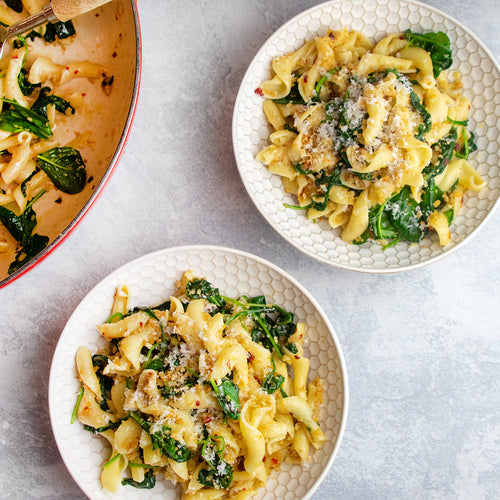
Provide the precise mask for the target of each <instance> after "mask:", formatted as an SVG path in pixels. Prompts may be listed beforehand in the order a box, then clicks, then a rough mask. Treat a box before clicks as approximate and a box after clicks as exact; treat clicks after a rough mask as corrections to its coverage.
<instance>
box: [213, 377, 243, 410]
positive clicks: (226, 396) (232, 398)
mask: <svg viewBox="0 0 500 500" xmlns="http://www.w3.org/2000/svg"><path fill="white" fill-rule="evenodd" d="M210 384H211V385H212V388H213V390H214V392H215V396H216V398H217V401H219V404H220V407H221V408H222V411H223V413H224V415H226V416H228V417H230V418H232V419H233V420H239V418H240V414H241V403H240V388H239V387H238V386H237V385H236V384H235V383H234V382H233V381H232V380H231V379H229V378H227V377H224V378H223V379H222V380H221V383H220V384H219V385H217V383H216V382H215V380H210Z"/></svg>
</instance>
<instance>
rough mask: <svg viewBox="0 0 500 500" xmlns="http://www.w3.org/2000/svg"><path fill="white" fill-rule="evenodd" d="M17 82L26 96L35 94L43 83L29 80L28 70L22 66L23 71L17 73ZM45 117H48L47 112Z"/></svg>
mask: <svg viewBox="0 0 500 500" xmlns="http://www.w3.org/2000/svg"><path fill="white" fill-rule="evenodd" d="M17 84H18V85H19V88H20V89H21V92H22V94H23V95H25V96H29V95H31V94H33V92H34V91H35V89H37V88H38V87H40V86H41V85H42V84H41V83H31V82H30V81H29V80H28V71H27V70H26V69H24V68H21V71H20V72H19V74H18V75H17ZM34 111H35V110H34ZM45 117H47V114H45Z"/></svg>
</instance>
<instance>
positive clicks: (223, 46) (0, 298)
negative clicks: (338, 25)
mask: <svg viewBox="0 0 500 500" xmlns="http://www.w3.org/2000/svg"><path fill="white" fill-rule="evenodd" d="M316 3H318V2H316V1H313V0H301V1H300V2H299V1H296V0H232V1H229V0H224V1H223V0H215V1H214V0H187V1H184V2H180V1H174V0H170V1H167V0H141V2H140V4H139V14H140V18H141V25H142V38H143V49H144V50H143V57H144V61H143V74H142V85H141V95H140V98H139V104H138V108H137V113H136V118H135V122H134V125H133V129H132V132H131V134H130V137H129V141H128V145H127V148H126V150H125V153H124V155H123V157H122V160H121V162H120V164H119V167H118V169H117V170H116V172H115V174H114V175H113V177H112V179H111V181H110V183H109V185H108V186H107V188H106V189H105V191H104V192H103V194H102V195H101V197H100V198H99V200H98V201H97V203H96V204H95V205H94V208H93V209H92V210H91V211H90V213H89V214H88V216H87V217H86V218H85V219H84V220H83V222H82V223H81V224H80V225H79V227H78V228H77V229H76V230H75V231H74V232H73V233H72V234H71V236H70V237H69V238H68V239H67V241H66V242H65V243H63V244H62V245H61V246H60V247H59V248H58V250H57V251H56V252H55V253H54V254H52V255H51V256H49V257H48V258H47V259H45V260H44V261H43V262H42V263H41V264H40V265H38V266H37V267H36V268H35V269H34V270H32V271H31V272H30V273H29V274H28V275H26V276H23V277H21V278H20V279H18V280H17V281H15V282H14V283H12V284H10V285H9V286H7V287H6V288H4V289H2V290H0V304H1V306H0V307H1V309H0V310H1V314H2V321H1V323H0V324H1V326H0V398H1V404H0V445H1V447H2V450H1V453H0V498H2V499H23V500H25V499H56V500H63V499H64V500H69V499H83V498H84V495H83V494H82V493H81V491H80V490H79V488H78V487H77V485H76V484H75V483H74V481H73V480H72V478H71V477H70V475H69V474H68V472H67V471H66V469H65V466H64V464H63V463H62V461H61V458H60V456H59V453H58V451H57V448H56V446H55V443H54V440H53V437H52V433H51V429H50V423H49V412H48V407H47V384H48V378H49V370H50V362H51V357H52V354H53V351H54V348H55V345H56V343H57V340H58V336H59V334H60V332H61V331H62V329H63V327H64V325H65V323H66V321H67V319H68V318H69V316H70V314H71V312H72V311H73V309H74V308H75V307H76V306H77V305H78V303H79V302H80V301H81V299H82V298H83V297H84V296H85V295H86V294H87V292H88V291H90V289H91V288H93V286H94V285H96V284H97V283H98V282H99V281H100V280H101V279H102V278H103V277H104V276H106V275H107V274H108V273H110V272H111V271H113V270H114V269H116V268H117V267H119V266H120V265H122V264H124V263H126V262H128V261H129V260H132V259H134V258H136V257H139V256H141V255H143V254H145V253H149V252H151V251H153V250H157V249H161V248H165V247H169V246H176V245H185V244H195V243H206V244H217V245H225V246H232V247H235V248H238V249H241V250H245V251H249V252H252V253H255V254H257V255H259V256H261V257H263V258H266V259H268V260H270V261H272V262H274V263H275V264H277V265H278V266H280V267H282V268H284V269H285V270H286V271H288V272H290V273H291V274H292V275H293V276H294V277H295V278H297V279H298V280H299V281H301V282H302V283H303V284H304V285H305V286H306V288H307V289H308V290H309V291H310V292H311V293H312V294H313V295H314V296H315V297H316V299H317V300H318V301H319V303H320V304H321V306H322V307H323V308H324V310H325V312H326V313H327V314H328V316H329V317H330V319H331V321H332V323H333V324H334V326H335V328H336V330H337V333H338V336H339V338H340V341H341V343H342V345H343V349H344V353H345V356H346V362H347V368H348V373H349V385H350V409H349V419H348V423H347V429H346V433H345V436H344V440H343V442H342V446H341V448H340V451H339V454H338V456H337V459H336V461H335V463H334V465H333V467H332V469H331V471H330V473H329V474H328V476H327V477H326V479H325V481H324V482H323V484H322V485H321V486H320V488H319V489H318V490H317V492H316V494H315V495H314V497H313V498H314V499H316V500H319V499H321V498H332V499H334V498H335V499H420V498H422V499H423V498H425V499H478V500H480V499H494V498H499V497H500V474H499V472H500V326H499V325H500V289H499V283H500V268H499V258H498V253H499V248H500V212H498V210H497V212H496V213H495V214H494V215H493V217H492V218H491V219H490V220H489V222H488V223H487V224H486V225H485V227H484V228H483V229H481V231H480V232H479V233H478V234H477V235H476V236H475V238H474V239H473V240H472V241H470V242H469V243H468V244H467V245H466V246H465V247H463V248H461V249H459V250H457V251H456V252H455V253H454V254H451V255H450V256H448V257H447V258H446V259H444V260H443V261H441V262H438V263H435V264H432V265H431V266H429V267H426V268H423V269H420V270H416V271H411V272H408V273H405V274H396V275H380V276H374V275H365V274H358V273H354V274H353V273H350V272H347V271H343V270H339V269H335V268H331V267H328V266H326V265H323V264H321V263H319V262H316V261H313V260H311V259H310V258H308V257H306V256H305V255H303V254H301V253H300V252H299V251H298V250H296V249H295V248H293V247H292V246H290V245H289V244H287V243H286V242H285V241H284V240H282V239H281V237H280V236H278V235H277V234H276V233H275V232H274V231H273V230H272V228H271V227H270V226H269V224H268V223H267V222H266V221H265V220H264V219H263V218H262V216H261V215H260V214H259V213H258V211H257V210H256V209H255V207H254V206H253V204H252V202H251V200H250V198H249V197H248V195H247V194H246V191H245V190H244V187H243V184H242V182H241V180H240V178H239V175H238V172H237V169H236V165H235V162H234V159H233V153H232V146H231V119H232V109H233V104H234V100H235V97H236V93H237V90H238V86H239V83H240V81H241V79H242V77H243V74H244V72H245V68H246V67H247V65H248V64H249V63H250V61H251V60H252V58H253V56H254V55H255V53H256V52H257V50H258V48H259V47H260V46H261V45H262V43H263V42H264V41H265V40H266V39H267V38H268V37H269V36H270V35H271V34H272V33H273V32H274V31H275V30H276V29H277V28H278V27H279V26H280V25H281V24H282V23H283V22H285V21H286V20H288V19H289V18H291V17H293V16H294V15H295V14H297V13H299V12H301V11H302V10H304V9H306V8H308V7H310V6H312V5H314V4H316ZM427 3H428V4H430V5H433V6H435V7H438V8H440V9H442V10H444V11H445V12H446V13H448V14H451V15H452V16H454V17H455V18H457V19H458V20H459V21H461V22H462V23H463V24H465V25H466V26H467V27H468V28H469V29H471V30H472V31H473V32H474V33H475V34H476V35H478V36H479V38H481V39H482V41H483V42H484V43H485V44H486V45H487V46H488V48H489V49H490V50H491V51H492V53H493V54H494V55H495V57H496V58H497V59H498V58H500V38H499V35H498V29H499V22H500V3H499V2H498V1H497V0H475V1H472V0H432V1H428V2H427Z"/></svg>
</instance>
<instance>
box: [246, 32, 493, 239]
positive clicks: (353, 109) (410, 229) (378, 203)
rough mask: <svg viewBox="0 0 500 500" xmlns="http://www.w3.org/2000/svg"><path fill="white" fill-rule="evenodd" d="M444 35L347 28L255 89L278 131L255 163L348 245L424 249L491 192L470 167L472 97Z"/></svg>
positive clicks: (284, 59) (275, 64) (278, 61)
mask: <svg viewBox="0 0 500 500" xmlns="http://www.w3.org/2000/svg"><path fill="white" fill-rule="evenodd" d="M451 57H452V52H451V48H450V41H449V39H448V37H447V35H446V34H445V33H443V32H438V33H427V34H419V33H413V32H411V31H410V30H407V31H406V32H404V33H394V34H390V35H388V36H386V37H385V38H383V39H382V40H380V41H379V42H378V43H377V44H376V45H373V44H372V43H371V42H370V41H369V40H368V39H367V38H366V37H365V36H364V35H363V34H362V33H360V32H356V31H351V30H349V29H347V28H344V29H342V30H340V31H329V32H328V34H327V35H326V36H322V37H316V38H315V39H314V40H311V41H307V42H305V43H304V45H303V46H302V47H300V48H299V49H298V50H296V51H295V52H291V53H288V54H285V55H282V56H280V57H276V58H275V59H274V60H273V61H272V71H273V74H272V77H271V79H269V80H267V81H264V82H262V83H261V85H260V87H258V88H257V89H256V93H257V94H258V95H261V96H262V97H264V98H265V100H264V103H263V111H264V114H265V116H266V119H267V121H268V123H269V125H270V127H271V129H272V131H271V133H270V135H269V144H268V145H266V146H265V147H264V148H263V149H262V150H261V151H259V152H258V154H257V156H256V158H257V159H258V160H259V161H261V162H263V163H264V164H265V165H266V166H267V167H268V168H269V170H270V172H272V173H275V174H278V175H280V176H281V177H282V180H283V185H284V187H285V190H286V191H287V192H289V193H291V194H293V195H294V196H295V197H296V199H297V202H298V203H297V205H289V204H285V206H286V207H288V208H293V209H296V210H301V209H302V210H306V211H307V217H308V218H309V219H315V220H317V219H323V218H324V219H326V220H328V222H329V224H330V226H331V227H332V228H337V227H339V228H341V236H342V239H343V240H344V241H346V242H349V243H355V244H362V243H364V242H366V241H367V240H370V239H373V240H377V241H379V242H381V243H382V244H383V245H384V246H389V245H393V244H395V243H397V242H399V241H400V240H406V241H409V242H419V241H420V240H421V239H422V238H423V237H424V236H426V235H427V233H428V232H429V231H430V230H435V231H436V233H437V235H438V238H439V242H440V244H441V245H442V246H445V245H447V244H449V243H450V241H451V239H450V229H449V228H450V224H451V223H452V221H453V220H454V218H455V217H456V215H457V213H458V211H459V210H460V207H461V203H462V195H463V194H464V193H465V192H467V190H472V191H480V190H481V189H483V188H484V187H485V186H486V182H485V181H484V180H483V179H482V177H481V176H480V174H479V173H478V172H477V171H476V169H475V168H474V167H473V166H472V165H471V164H470V163H469V162H468V161H467V160H468V157H469V155H470V153H472V152H473V151H474V150H475V149H477V146H476V143H475V137H474V134H473V133H472V132H470V131H468V129H467V125H468V112H469V108H470V102H469V100H468V99H467V98H466V97H464V96H463V95H461V87H462V85H461V82H460V81H459V80H458V79H457V80H454V81H451V80H449V79H448V77H447V75H446V69H448V68H449V67H450V66H451V64H452V58H451Z"/></svg>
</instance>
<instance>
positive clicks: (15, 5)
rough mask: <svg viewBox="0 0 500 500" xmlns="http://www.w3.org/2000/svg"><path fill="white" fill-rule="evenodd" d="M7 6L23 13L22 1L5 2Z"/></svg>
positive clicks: (6, 0)
mask: <svg viewBox="0 0 500 500" xmlns="http://www.w3.org/2000/svg"><path fill="white" fill-rule="evenodd" d="M5 5H7V7H9V9H12V10H13V11H15V12H18V13H21V12H22V11H23V2H22V1H21V0H5Z"/></svg>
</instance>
